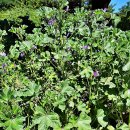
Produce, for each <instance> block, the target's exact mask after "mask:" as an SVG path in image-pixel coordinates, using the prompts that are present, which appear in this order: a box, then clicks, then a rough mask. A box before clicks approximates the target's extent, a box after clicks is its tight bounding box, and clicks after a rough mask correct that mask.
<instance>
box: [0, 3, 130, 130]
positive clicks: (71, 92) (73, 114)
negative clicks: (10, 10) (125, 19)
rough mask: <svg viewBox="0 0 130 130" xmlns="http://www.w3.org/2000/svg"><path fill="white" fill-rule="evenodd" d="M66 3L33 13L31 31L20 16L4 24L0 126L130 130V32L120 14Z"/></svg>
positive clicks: (36, 129)
mask: <svg viewBox="0 0 130 130" xmlns="http://www.w3.org/2000/svg"><path fill="white" fill-rule="evenodd" d="M60 4H61V5H60V6H59V8H53V7H47V6H43V7H40V8H36V9H35V10H34V12H33V10H31V9H30V11H29V9H28V8H26V10H24V11H25V12H26V11H27V10H28V11H27V12H28V14H27V13H23V14H24V16H23V15H22V17H24V18H25V17H27V19H28V20H30V21H31V22H32V23H33V24H34V26H33V28H32V29H31V30H29V29H30V28H31V27H32V24H31V25H30V24H29V25H28V26H29V28H28V26H27V24H26V25H25V24H24V23H23V22H21V21H19V20H20V18H19V15H20V13H18V14H19V15H18V16H17V20H18V21H17V20H16V19H15V20H14V22H13V23H12V21H13V18H12V19H11V17H9V19H7V21H6V20H5V21H6V23H7V25H8V27H7V26H5V28H4V26H1V30H0V129H1V130H129V128H130V80H129V77H130V31H129V30H128V31H122V30H120V29H119V28H117V27H116V25H117V24H118V22H119V20H120V18H119V17H118V16H116V15H115V14H114V13H109V12H104V11H103V10H95V11H89V10H86V9H85V8H84V7H82V8H81V9H79V8H76V9H75V12H74V13H69V12H68V11H67V10H63V7H64V6H66V5H67V4H68V2H67V1H66V0H65V1H63V0H62V2H61V1H60ZM60 7H61V8H60ZM24 11H23V12H24ZM34 16H37V17H34ZM12 17H16V16H12ZM109 20H111V21H112V22H113V24H112V25H113V26H110V25H109ZM17 22H18V23H17ZM8 23H9V24H8ZM10 25H11V26H10ZM108 25H109V26H108Z"/></svg>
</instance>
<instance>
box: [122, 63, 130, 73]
mask: <svg viewBox="0 0 130 130" xmlns="http://www.w3.org/2000/svg"><path fill="white" fill-rule="evenodd" d="M122 70H123V71H128V70H130V61H129V62H128V63H127V64H126V65H125V66H123V68H122Z"/></svg>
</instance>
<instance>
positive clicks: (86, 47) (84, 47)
mask: <svg viewBox="0 0 130 130" xmlns="http://www.w3.org/2000/svg"><path fill="white" fill-rule="evenodd" d="M89 48H90V47H89V46H88V45H85V46H83V47H82V49H89Z"/></svg>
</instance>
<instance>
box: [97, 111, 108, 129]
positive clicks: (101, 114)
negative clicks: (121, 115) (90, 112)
mask: <svg viewBox="0 0 130 130" xmlns="http://www.w3.org/2000/svg"><path fill="white" fill-rule="evenodd" d="M105 117H106V116H105V115H104V110H103V109H98V110H97V120H98V122H99V123H100V125H101V126H102V127H106V125H107V124H108V122H106V121H105V119H104V118H105Z"/></svg>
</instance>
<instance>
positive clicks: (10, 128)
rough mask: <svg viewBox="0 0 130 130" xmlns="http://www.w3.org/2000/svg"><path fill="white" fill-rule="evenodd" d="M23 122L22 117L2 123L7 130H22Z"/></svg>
mask: <svg viewBox="0 0 130 130" xmlns="http://www.w3.org/2000/svg"><path fill="white" fill-rule="evenodd" d="M24 121H25V118H24V117H18V118H14V119H10V120H8V121H6V122H5V123H4V126H6V128H7V130H23V127H24V125H23V122H24Z"/></svg>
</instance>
